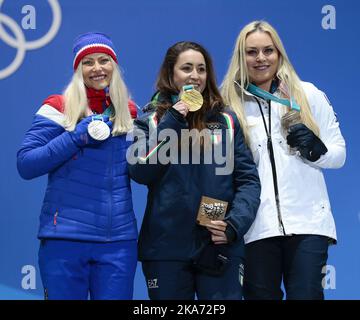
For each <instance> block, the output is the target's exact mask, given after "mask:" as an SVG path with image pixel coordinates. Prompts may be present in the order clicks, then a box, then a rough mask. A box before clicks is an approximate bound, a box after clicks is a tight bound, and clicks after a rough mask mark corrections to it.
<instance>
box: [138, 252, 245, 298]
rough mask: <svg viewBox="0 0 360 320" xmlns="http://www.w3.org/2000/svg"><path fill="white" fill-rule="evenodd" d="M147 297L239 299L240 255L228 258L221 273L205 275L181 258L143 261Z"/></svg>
mask: <svg viewBox="0 0 360 320" xmlns="http://www.w3.org/2000/svg"><path fill="white" fill-rule="evenodd" d="M142 268H143V272H144V275H145V279H146V283H147V287H148V294H149V298H150V299H151V300H194V299H195V294H196V296H197V299H199V300H240V299H242V279H243V268H244V267H243V259H241V258H232V259H231V261H230V263H229V265H228V266H227V268H226V270H225V271H224V273H223V274H222V275H221V276H211V275H207V274H205V273H203V272H201V271H199V270H197V269H195V268H194V266H193V264H192V263H191V262H184V261H143V262H142Z"/></svg>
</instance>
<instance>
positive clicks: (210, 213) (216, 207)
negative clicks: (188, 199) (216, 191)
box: [196, 196, 228, 226]
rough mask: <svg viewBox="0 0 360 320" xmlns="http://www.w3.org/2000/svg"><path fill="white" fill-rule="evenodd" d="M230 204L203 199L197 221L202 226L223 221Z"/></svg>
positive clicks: (207, 198) (208, 198) (203, 197)
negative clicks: (214, 221) (213, 221)
mask: <svg viewBox="0 0 360 320" xmlns="http://www.w3.org/2000/svg"><path fill="white" fill-rule="evenodd" d="M227 206H228V203H227V202H226V201H222V200H218V199H213V198H210V197H205V196H202V197H201V201H200V207H199V211H198V215H197V218H196V221H197V223H198V224H199V225H201V226H207V225H210V224H211V223H210V221H212V220H223V219H224V217H225V213H226V209H227Z"/></svg>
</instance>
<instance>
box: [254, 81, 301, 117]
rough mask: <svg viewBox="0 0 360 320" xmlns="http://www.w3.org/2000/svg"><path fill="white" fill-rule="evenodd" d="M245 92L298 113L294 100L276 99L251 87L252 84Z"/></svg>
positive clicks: (298, 108)
mask: <svg viewBox="0 0 360 320" xmlns="http://www.w3.org/2000/svg"><path fill="white" fill-rule="evenodd" d="M247 91H249V92H250V93H252V94H254V95H256V96H258V97H260V98H263V99H265V100H272V101H275V102H277V103H280V104H282V105H284V106H287V107H290V108H291V109H294V110H296V111H300V106H299V105H298V104H297V103H296V101H295V100H294V98H291V100H288V99H282V98H278V97H276V96H274V95H273V94H271V93H269V92H267V91H265V90H263V89H261V88H259V87H257V86H255V85H253V84H252V83H250V84H249V85H248V87H247Z"/></svg>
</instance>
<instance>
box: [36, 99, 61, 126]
mask: <svg viewBox="0 0 360 320" xmlns="http://www.w3.org/2000/svg"><path fill="white" fill-rule="evenodd" d="M36 114H38V115H41V116H43V117H45V118H47V119H49V120H52V121H54V122H55V123H57V124H58V125H60V126H62V127H63V128H65V116H64V114H62V113H61V112H60V111H58V110H56V109H55V108H54V107H52V106H50V105H48V104H44V105H42V106H41V107H40V109H39V110H38V112H37V113H36Z"/></svg>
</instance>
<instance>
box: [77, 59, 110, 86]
mask: <svg viewBox="0 0 360 320" xmlns="http://www.w3.org/2000/svg"><path fill="white" fill-rule="evenodd" d="M113 70H114V68H113V65H112V63H111V59H110V57H109V56H108V55H107V54H104V53H93V54H88V55H86V56H85V57H84V58H83V59H82V74H83V78H84V83H85V85H86V86H87V87H88V88H93V89H96V90H102V89H105V88H106V87H108V86H109V84H110V81H111V77H112V73H113Z"/></svg>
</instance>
